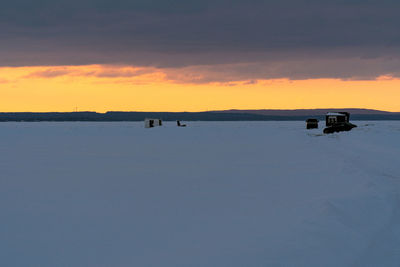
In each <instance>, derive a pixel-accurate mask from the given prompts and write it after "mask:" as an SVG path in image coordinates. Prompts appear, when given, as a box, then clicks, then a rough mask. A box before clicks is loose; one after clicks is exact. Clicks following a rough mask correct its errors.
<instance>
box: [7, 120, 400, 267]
mask: <svg viewBox="0 0 400 267" xmlns="http://www.w3.org/2000/svg"><path fill="white" fill-rule="evenodd" d="M187 124H188V127H186V128H178V127H176V126H175V123H173V122H171V123H168V122H167V123H165V126H163V127H159V128H153V129H144V128H143V123H137V122H121V123H105V122H103V123H92V122H90V123H89V122H87V123H84V122H71V123H46V122H40V123H1V124H0V152H1V153H0V176H1V177H0V215H1V223H0V225H1V227H0V263H1V266H7V267H14V266H24V267H25V266H29V267H31V266H38V267H39V266H40V267H47V266H48V267H50V266H51V267H54V266H57V267H60V266H74V267H78V266H79V267H80V266H85V267H86V266H93V267H101V266H113V267H125V266H127V267H128V266H140V267H143V266H174V267H175V266H185V267H186V266H216V267H217V266H218V267H221V266H227V267H228V266H229V267H234V266H289V267H292V266H295V267H298V266H304V267H313V266H315V267H320V266H324V267H329V266H332V267H337V266H340V267H344V266H359V267H367V266H374V267H377V266H385V267H390V266H399V263H400V122H398V121H391V122H382V121H380V122H356V124H357V125H359V127H358V128H355V129H354V130H352V131H351V132H343V133H338V134H332V135H322V134H321V133H322V127H320V129H316V130H305V123H303V122H189V123H187ZM320 124H321V123H320Z"/></svg>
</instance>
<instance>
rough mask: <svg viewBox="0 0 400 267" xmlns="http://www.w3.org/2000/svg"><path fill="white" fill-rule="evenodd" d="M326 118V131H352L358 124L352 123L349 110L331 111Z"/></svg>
mask: <svg viewBox="0 0 400 267" xmlns="http://www.w3.org/2000/svg"><path fill="white" fill-rule="evenodd" d="M325 118H326V128H325V129H324V133H334V132H342V131H350V130H351V129H353V128H354V127H357V125H354V124H352V123H350V113H348V112H329V113H327V114H326V117H325Z"/></svg>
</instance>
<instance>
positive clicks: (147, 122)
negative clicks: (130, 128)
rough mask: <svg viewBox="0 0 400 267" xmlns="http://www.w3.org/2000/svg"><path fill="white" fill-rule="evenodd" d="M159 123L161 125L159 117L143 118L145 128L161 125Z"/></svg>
mask: <svg viewBox="0 0 400 267" xmlns="http://www.w3.org/2000/svg"><path fill="white" fill-rule="evenodd" d="M161 125H162V120H161V119H144V127H145V128H152V127H154V126H161Z"/></svg>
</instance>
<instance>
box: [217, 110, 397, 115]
mask: <svg viewBox="0 0 400 267" xmlns="http://www.w3.org/2000/svg"><path fill="white" fill-rule="evenodd" d="M339 111H346V112H349V113H350V114H354V115H390V114H396V113H393V112H389V111H381V110H375V109H360V108H340V109H339V108H330V109H293V110H284V109H253V110H237V109H230V110H221V111H213V112H219V113H246V114H258V115H267V116H318V115H322V116H323V115H325V114H326V113H327V112H339ZM397 114H400V112H399V113H397Z"/></svg>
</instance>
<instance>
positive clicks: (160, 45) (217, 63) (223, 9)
mask: <svg viewBox="0 0 400 267" xmlns="http://www.w3.org/2000/svg"><path fill="white" fill-rule="evenodd" d="M399 10H400V1H389V0H379V1H378V0H363V1H361V0H347V1H345V0H329V1H328V0H318V1H317V0H275V1H261V0H233V1H227V0H214V1H211V0H203V1H190V0H131V1H128V0H114V1H111V0H100V1H99V0H80V1H77V0H69V1H65V0H61V1H54V0H53V1H50V0H39V1H31V0H29V1H28V0H19V1H18V0H14V1H8V2H6V3H3V4H2V7H1V9H0V40H1V42H0V64H1V65H3V66H20V65H64V64H128V65H129V64H131V65H138V66H155V67H160V68H185V69H186V70H188V69H190V68H193V69H196V68H198V70H199V71H200V69H201V70H203V73H205V74H204V75H206V74H208V75H211V73H212V72H214V73H215V75H214V76H215V77H208V78H204V77H203V78H204V79H205V80H214V79H217V80H218V79H222V80H223V79H224V78H223V77H230V78H229V79H233V78H234V77H233V76H235V77H237V76H238V75H239V76H245V77H248V79H258V78H276V77H290V78H294V79H297V78H313V77H318V78H320V77H335V78H344V79H348V78H349V79H351V78H375V77H377V76H379V75H383V74H393V75H397V74H398V73H399V72H400V65H399V64H398V63H399V58H400V56H399V47H400V34H399V31H398V28H399V26H400V16H399V15H398V13H399ZM229 64H232V67H228V68H227V66H228V65H229ZM207 69H208V70H207ZM229 70H231V71H229ZM218 74H220V75H221V76H218Z"/></svg>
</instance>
